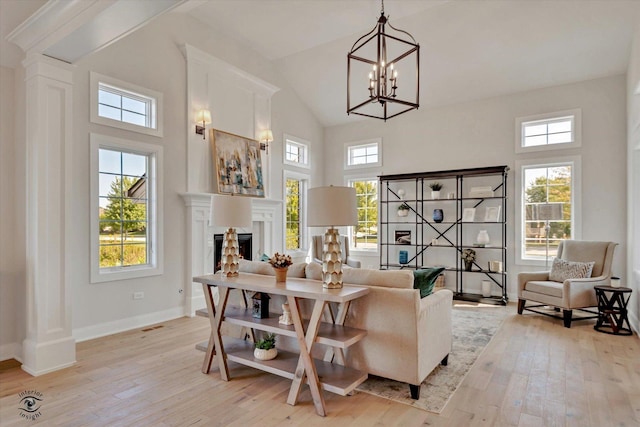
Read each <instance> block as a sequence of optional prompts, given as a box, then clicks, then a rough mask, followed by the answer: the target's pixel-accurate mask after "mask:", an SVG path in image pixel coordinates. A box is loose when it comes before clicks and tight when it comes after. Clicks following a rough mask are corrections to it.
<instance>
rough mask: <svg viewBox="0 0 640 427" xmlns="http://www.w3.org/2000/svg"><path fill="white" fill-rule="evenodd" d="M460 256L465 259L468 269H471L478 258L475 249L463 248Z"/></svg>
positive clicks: (465, 267)
mask: <svg viewBox="0 0 640 427" xmlns="http://www.w3.org/2000/svg"><path fill="white" fill-rule="evenodd" d="M460 257H461V258H462V260H463V261H464V269H465V270H467V271H471V266H472V265H473V261H475V260H476V251H474V250H473V249H463V250H462V254H461V255H460Z"/></svg>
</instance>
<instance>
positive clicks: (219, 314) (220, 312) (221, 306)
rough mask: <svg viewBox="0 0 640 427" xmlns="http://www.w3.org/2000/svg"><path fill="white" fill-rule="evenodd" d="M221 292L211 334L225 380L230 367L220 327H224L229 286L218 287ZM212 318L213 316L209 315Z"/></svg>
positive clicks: (221, 374)
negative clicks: (225, 355) (223, 321)
mask: <svg viewBox="0 0 640 427" xmlns="http://www.w3.org/2000/svg"><path fill="white" fill-rule="evenodd" d="M218 292H219V293H220V299H219V300H218V309H217V310H216V314H215V316H214V321H213V324H212V325H211V336H212V338H213V341H214V343H215V346H216V349H217V351H218V357H217V358H216V359H218V367H219V368H220V377H221V378H222V379H223V380H224V381H229V367H228V366H227V359H226V358H225V357H224V354H225V353H224V345H223V344H222V335H221V334H220V328H222V318H223V317H224V310H225V308H226V307H227V301H228V300H229V288H227V287H226V286H225V287H220V288H218ZM209 318H211V316H209Z"/></svg>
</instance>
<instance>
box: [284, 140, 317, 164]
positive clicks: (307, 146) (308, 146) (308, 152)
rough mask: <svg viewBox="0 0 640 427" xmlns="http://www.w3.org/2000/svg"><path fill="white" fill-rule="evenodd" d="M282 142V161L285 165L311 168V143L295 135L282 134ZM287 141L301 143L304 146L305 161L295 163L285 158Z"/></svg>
mask: <svg viewBox="0 0 640 427" xmlns="http://www.w3.org/2000/svg"><path fill="white" fill-rule="evenodd" d="M283 138H284V143H283V144H282V161H283V163H284V164H285V165H289V166H294V167H297V168H303V169H310V168H311V143H310V142H309V141H307V140H306V139H302V138H298V137H297V136H293V135H289V134H286V133H285V134H284V135H283ZM287 141H291V142H293V143H294V144H298V145H301V146H303V147H305V150H306V153H305V154H306V156H305V163H297V162H292V161H290V160H287Z"/></svg>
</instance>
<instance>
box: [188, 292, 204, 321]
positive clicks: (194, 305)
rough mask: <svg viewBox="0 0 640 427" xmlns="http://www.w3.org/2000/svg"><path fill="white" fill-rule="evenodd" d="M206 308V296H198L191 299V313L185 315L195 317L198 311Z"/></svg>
mask: <svg viewBox="0 0 640 427" xmlns="http://www.w3.org/2000/svg"><path fill="white" fill-rule="evenodd" d="M206 307H207V302H206V301H205V300H204V294H200V295H196V296H194V297H192V298H191V313H185V316H189V317H195V315H196V311H198V310H200V309H201V308H206Z"/></svg>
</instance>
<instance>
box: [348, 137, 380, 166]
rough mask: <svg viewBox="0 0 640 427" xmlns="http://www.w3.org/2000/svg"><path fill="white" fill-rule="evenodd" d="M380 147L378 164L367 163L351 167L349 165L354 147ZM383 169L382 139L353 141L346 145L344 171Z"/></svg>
mask: <svg viewBox="0 0 640 427" xmlns="http://www.w3.org/2000/svg"><path fill="white" fill-rule="evenodd" d="M370 144H377V145H378V161H377V162H376V163H365V164H363V165H350V164H349V149H350V148H352V147H358V146H360V145H370ZM379 167H382V138H373V139H365V140H362V141H352V142H347V143H345V144H344V169H345V170H352V169H365V168H379Z"/></svg>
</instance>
